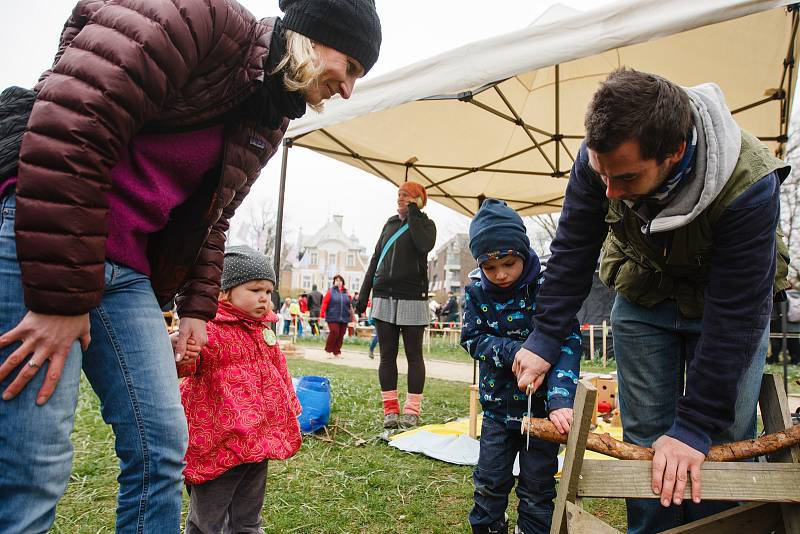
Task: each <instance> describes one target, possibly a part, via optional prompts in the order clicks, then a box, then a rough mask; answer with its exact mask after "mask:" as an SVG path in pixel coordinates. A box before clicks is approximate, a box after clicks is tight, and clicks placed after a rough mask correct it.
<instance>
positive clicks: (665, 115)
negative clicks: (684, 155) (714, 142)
mask: <svg viewBox="0 0 800 534" xmlns="http://www.w3.org/2000/svg"><path fill="white" fill-rule="evenodd" d="M584 122H585V126H586V146H587V147H589V148H591V149H592V150H594V151H595V152H599V153H601V154H605V153H607V152H610V151H612V150H616V149H617V148H618V147H619V146H620V145H621V144H622V143H624V142H626V141H630V140H632V139H638V140H639V145H640V147H641V158H642V159H645V160H648V159H655V160H656V161H657V162H658V163H659V164H661V162H663V161H664V160H665V159H666V158H667V156H669V155H671V154H674V153H675V152H677V151H678V149H679V148H680V146H681V143H683V142H684V141H686V138H687V134H688V133H689V129H690V127H691V124H692V110H691V107H690V104H689V96H688V95H687V94H686V91H684V90H683V89H681V88H680V87H678V86H677V85H675V84H674V83H672V82H670V81H669V80H666V79H664V78H662V77H661V76H656V75H655V74H648V73H646V72H639V71H636V70H633V69H626V68H621V69H617V70H615V71H614V72H612V73H611V74H610V75H609V76H608V78H606V80H605V81H604V82H603V83H602V84H601V85H600V88H599V89H598V90H597V92H595V94H594V96H593V97H592V101H591V103H590V104H589V109H587V110H586V118H585V121H584Z"/></svg>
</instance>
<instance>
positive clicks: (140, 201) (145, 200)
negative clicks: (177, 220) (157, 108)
mask: <svg viewBox="0 0 800 534" xmlns="http://www.w3.org/2000/svg"><path fill="white" fill-rule="evenodd" d="M223 131H224V126H223V125H219V126H212V127H210V128H206V129H203V130H196V131H193V132H186V133H177V134H175V133H171V134H140V135H137V136H136V137H134V139H133V141H132V142H131V143H130V144H129V145H128V146H127V147H125V149H123V150H122V152H121V153H120V158H119V161H118V162H117V164H116V165H115V166H114V167H113V168H112V169H111V172H110V176H111V183H112V187H111V193H110V195H109V210H108V241H107V243H106V257H107V258H108V259H110V260H113V261H116V262H118V263H121V264H122V265H126V266H128V267H131V268H132V269H135V270H137V271H139V272H141V273H144V274H146V275H148V276H149V275H150V265H149V263H148V261H147V239H148V236H149V235H150V234H154V233H156V232H158V231H159V230H161V229H162V228H164V226H166V224H167V221H168V220H169V214H170V211H172V209H173V208H175V207H176V206H179V205H180V204H182V203H183V202H185V201H186V199H187V198H189V196H190V195H191V194H192V193H193V192H194V191H195V190H196V189H197V188H198V187H199V186H200V184H201V183H202V181H203V177H204V176H205V174H206V173H207V172H209V171H211V170H212V169H215V168H216V167H218V165H219V163H220V160H221V158H222V145H223Z"/></svg>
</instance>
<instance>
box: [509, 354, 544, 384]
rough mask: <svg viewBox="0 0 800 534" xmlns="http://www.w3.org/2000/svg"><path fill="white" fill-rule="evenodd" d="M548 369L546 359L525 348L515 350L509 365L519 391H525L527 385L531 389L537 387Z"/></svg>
mask: <svg viewBox="0 0 800 534" xmlns="http://www.w3.org/2000/svg"><path fill="white" fill-rule="evenodd" d="M549 370H550V364H549V363H548V362H547V360H545V359H544V358H542V357H541V356H539V355H538V354H536V353H534V352H531V351H529V350H528V349H526V348H521V349H519V350H518V351H517V354H516V355H515V356H514V364H513V365H512V366H511V372H512V373H514V374H515V375H516V376H517V386H519V389H520V391H527V390H528V385H531V388H532V389H533V391H536V390H537V389H539V386H541V385H542V382H544V379H545V375H547V371H549Z"/></svg>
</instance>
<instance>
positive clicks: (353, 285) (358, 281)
mask: <svg viewBox="0 0 800 534" xmlns="http://www.w3.org/2000/svg"><path fill="white" fill-rule="evenodd" d="M350 287H351V288H352V290H353V291H358V290H359V289H360V288H361V278H359V277H358V276H354V277H353V279H352V281H351V282H350Z"/></svg>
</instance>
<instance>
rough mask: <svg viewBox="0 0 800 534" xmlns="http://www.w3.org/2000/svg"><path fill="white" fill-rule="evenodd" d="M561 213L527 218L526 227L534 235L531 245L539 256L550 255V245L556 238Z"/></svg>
mask: <svg viewBox="0 0 800 534" xmlns="http://www.w3.org/2000/svg"><path fill="white" fill-rule="evenodd" d="M558 216H559V213H543V214H541V215H534V216H532V217H525V226H526V227H527V228H528V230H529V232H530V233H531V234H532V235H531V237H532V239H531V245H532V246H533V249H534V250H535V251H536V253H537V254H540V255H547V254H550V243H552V242H553V239H554V238H555V237H556V228H557V227H558Z"/></svg>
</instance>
